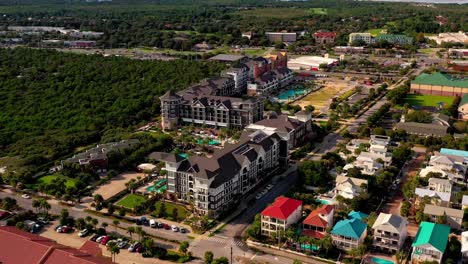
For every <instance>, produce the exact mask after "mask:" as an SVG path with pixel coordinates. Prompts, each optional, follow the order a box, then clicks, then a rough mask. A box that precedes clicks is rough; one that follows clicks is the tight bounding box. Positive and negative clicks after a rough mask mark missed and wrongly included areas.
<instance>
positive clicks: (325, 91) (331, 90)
mask: <svg viewBox="0 0 468 264" xmlns="http://www.w3.org/2000/svg"><path fill="white" fill-rule="evenodd" d="M323 85H324V87H323V88H322V89H320V90H318V91H315V92H311V93H310V94H309V95H307V96H306V97H304V98H302V99H301V100H299V101H297V102H295V103H294V105H299V106H301V107H302V108H304V107H306V106H308V105H312V106H314V107H315V109H316V110H322V109H323V108H328V106H329V105H330V103H331V100H332V98H333V97H335V96H338V95H340V94H342V93H345V92H346V91H348V90H349V89H352V88H353V87H354V85H352V84H350V83H348V82H344V81H335V80H333V81H326V82H325V83H324V84H323Z"/></svg>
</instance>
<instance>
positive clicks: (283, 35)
mask: <svg viewBox="0 0 468 264" xmlns="http://www.w3.org/2000/svg"><path fill="white" fill-rule="evenodd" d="M265 35H266V37H267V39H268V40H269V41H270V42H272V43H283V42H291V43H292V42H296V39H297V35H296V33H288V32H266V33H265Z"/></svg>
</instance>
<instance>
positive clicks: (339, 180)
mask: <svg viewBox="0 0 468 264" xmlns="http://www.w3.org/2000/svg"><path fill="white" fill-rule="evenodd" d="M367 184H368V182H367V180H363V179H358V178H353V177H346V176H340V175H339V176H336V180H335V189H334V193H335V197H336V196H338V195H339V196H342V197H343V198H346V199H354V198H355V197H357V196H359V194H360V193H361V192H366V191H367Z"/></svg>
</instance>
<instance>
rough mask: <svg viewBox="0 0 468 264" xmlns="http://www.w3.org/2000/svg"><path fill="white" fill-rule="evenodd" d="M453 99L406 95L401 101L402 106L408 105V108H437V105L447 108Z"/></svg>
mask: <svg viewBox="0 0 468 264" xmlns="http://www.w3.org/2000/svg"><path fill="white" fill-rule="evenodd" d="M454 99H455V98H454V97H451V96H440V95H418V94H408V95H407V96H406V97H405V99H404V100H403V104H409V105H410V106H439V103H443V104H444V105H446V106H448V105H451V104H452V103H453V100H454Z"/></svg>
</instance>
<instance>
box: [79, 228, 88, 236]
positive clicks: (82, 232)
mask: <svg viewBox="0 0 468 264" xmlns="http://www.w3.org/2000/svg"><path fill="white" fill-rule="evenodd" d="M88 234H89V230H88V229H83V230H81V231H80V233H78V236H79V237H85V236H87V235H88Z"/></svg>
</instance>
